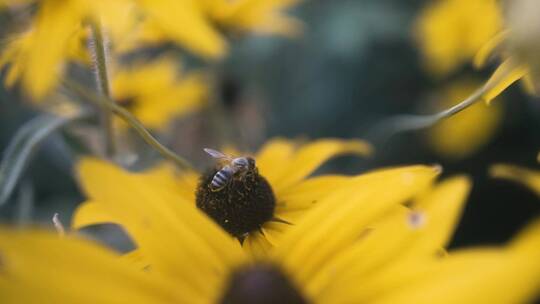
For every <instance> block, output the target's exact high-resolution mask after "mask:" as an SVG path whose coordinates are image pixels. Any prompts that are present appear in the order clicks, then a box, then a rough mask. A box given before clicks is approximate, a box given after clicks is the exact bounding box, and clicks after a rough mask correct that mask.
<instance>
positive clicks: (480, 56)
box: [473, 30, 510, 68]
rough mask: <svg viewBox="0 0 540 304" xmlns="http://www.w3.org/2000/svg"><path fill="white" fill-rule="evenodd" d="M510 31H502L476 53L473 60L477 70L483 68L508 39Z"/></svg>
mask: <svg viewBox="0 0 540 304" xmlns="http://www.w3.org/2000/svg"><path fill="white" fill-rule="evenodd" d="M509 33H510V32H509V31H508V30H505V31H502V32H500V33H498V34H497V35H495V36H494V37H493V38H491V39H490V40H489V41H488V42H486V43H485V44H484V45H483V46H482V48H480V50H479V51H478V53H476V55H475V56H474V59H473V64H474V66H475V67H476V68H481V67H483V66H484V65H485V64H486V62H487V61H488V59H489V57H490V56H491V55H492V54H493V53H494V51H495V49H496V48H497V47H499V46H500V45H501V44H502V43H503V42H504V41H505V40H506V38H508V34H509Z"/></svg>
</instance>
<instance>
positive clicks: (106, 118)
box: [90, 22, 115, 157]
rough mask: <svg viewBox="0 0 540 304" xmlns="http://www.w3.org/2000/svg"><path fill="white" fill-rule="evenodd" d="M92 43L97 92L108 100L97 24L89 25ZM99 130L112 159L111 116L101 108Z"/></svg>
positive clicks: (103, 45)
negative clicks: (100, 129) (101, 131)
mask: <svg viewBox="0 0 540 304" xmlns="http://www.w3.org/2000/svg"><path fill="white" fill-rule="evenodd" d="M91 29H92V38H93V40H92V43H91V44H90V52H91V54H92V61H93V65H94V69H95V73H96V82H97V86H98V91H99V92H100V93H101V94H102V95H103V96H105V97H107V98H110V97H111V95H110V93H111V91H110V88H109V71H108V69H107V46H106V43H105V37H104V36H103V30H102V28H101V25H100V24H99V23H98V22H92V23H91ZM100 123H101V128H102V130H103V133H104V134H103V136H104V139H105V154H106V155H107V156H108V157H112V156H113V155H114V153H115V149H114V132H113V122H112V115H111V112H110V110H109V109H107V108H106V107H101V122H100Z"/></svg>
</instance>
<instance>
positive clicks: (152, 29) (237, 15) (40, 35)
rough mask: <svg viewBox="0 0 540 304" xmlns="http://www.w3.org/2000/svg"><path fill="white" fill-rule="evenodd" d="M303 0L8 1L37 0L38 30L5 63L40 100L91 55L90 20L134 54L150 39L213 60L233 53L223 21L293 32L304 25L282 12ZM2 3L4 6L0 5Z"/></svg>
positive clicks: (12, 47)
mask: <svg viewBox="0 0 540 304" xmlns="http://www.w3.org/2000/svg"><path fill="white" fill-rule="evenodd" d="M296 2H298V1H290V0H287V1H274V0H272V1H268V0H258V1H252V0H245V1H234V2H231V1H228V0H206V1H201V2H198V1H192V0H180V1H178V0H151V1H150V0H116V1H105V0H96V1H86V0H64V1H59V0H41V1H8V2H5V3H4V2H3V4H4V5H9V6H12V7H18V6H20V4H21V3H23V4H30V3H36V4H37V12H36V14H35V17H34V18H33V20H32V24H31V28H30V30H28V31H27V32H25V33H23V34H22V36H21V37H20V38H19V37H16V38H12V41H13V42H12V43H11V44H9V45H8V46H7V48H6V50H5V51H4V52H3V54H2V55H1V56H0V66H2V65H7V64H11V67H10V71H9V73H8V79H7V80H8V84H13V83H14V82H15V81H16V80H18V79H20V80H21V82H22V84H23V87H24V88H25V89H27V90H28V92H29V93H30V96H31V97H33V98H34V99H40V98H42V97H44V96H45V95H46V94H47V93H48V92H49V91H50V90H51V89H53V88H54V87H55V86H56V85H57V84H58V79H59V77H60V76H61V75H62V70H63V68H64V65H65V64H66V62H68V61H69V60H70V59H72V57H73V46H74V45H75V46H76V48H77V51H76V53H77V55H76V57H81V55H80V53H83V54H84V55H83V57H87V55H86V54H87V53H86V52H85V51H82V49H81V40H83V39H87V37H88V34H87V33H86V30H87V25H88V24H89V23H90V22H96V23H100V24H102V26H103V28H104V30H105V32H106V33H107V34H110V38H111V40H112V41H111V44H112V46H113V47H116V49H117V51H119V52H126V51H130V50H133V49H135V48H138V47H141V46H144V45H146V44H149V43H150V44H151V43H157V42H163V41H173V42H175V43H177V44H178V45H180V46H182V47H185V48H186V49H188V50H190V51H191V52H193V53H195V54H198V55H200V56H202V57H205V58H212V59H217V58H220V57H222V56H223V55H224V54H225V53H226V49H227V42H226V41H225V38H224V37H223V35H222V34H221V33H220V31H219V29H218V28H217V26H215V25H214V24H213V23H214V22H217V23H219V24H220V25H221V26H223V27H226V28H230V29H232V30H240V31H254V32H267V33H279V34H293V33H295V32H298V29H299V23H298V22H296V21H294V19H291V18H287V17H285V16H283V15H281V14H279V11H280V10H282V9H284V8H287V7H290V6H292V5H294V4H295V3H296ZM0 8H1V7H0Z"/></svg>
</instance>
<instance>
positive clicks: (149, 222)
mask: <svg viewBox="0 0 540 304" xmlns="http://www.w3.org/2000/svg"><path fill="white" fill-rule="evenodd" d="M79 175H80V178H81V182H82V184H83V188H84V189H86V191H87V193H88V194H89V195H90V197H91V198H96V200H95V202H98V203H99V204H100V205H101V210H103V212H106V213H108V214H110V216H111V217H113V218H115V219H116V222H118V223H119V224H120V225H121V226H122V227H123V228H124V229H126V231H127V232H128V234H129V235H130V236H131V237H132V238H133V240H134V241H135V243H136V244H137V245H138V246H139V250H140V251H141V253H142V254H143V255H144V256H145V257H147V258H148V260H149V261H150V262H151V267H152V268H153V269H156V270H157V271H160V272H163V273H166V274H168V275H170V276H171V277H181V278H184V279H186V280H187V279H188V278H189V284H191V286H192V288H194V290H197V291H199V292H201V293H213V292H214V291H211V290H209V288H210V286H212V284H211V283H212V282H213V283H214V284H219V279H220V278H219V277H213V279H208V278H205V276H204V273H205V271H206V272H211V273H215V272H219V271H221V272H224V271H226V270H227V268H226V265H233V264H236V263H238V261H240V260H242V259H243V253H242V251H241V248H240V246H239V245H238V244H235V242H234V241H233V240H232V239H231V238H230V236H229V235H227V234H226V233H225V232H224V231H223V230H222V229H221V228H219V227H218V226H217V225H216V224H215V223H213V222H212V221H211V220H210V219H208V218H207V217H206V216H204V215H203V214H202V213H201V212H200V211H199V210H198V209H196V208H194V207H193V205H192V204H190V203H188V202H185V201H183V198H182V197H181V196H179V195H175V193H173V192H171V191H168V190H167V189H166V188H163V187H159V186H158V185H156V183H154V182H152V179H149V178H148V177H147V176H145V175H144V174H133V173H128V172H125V171H123V170H121V169H119V168H116V167H114V166H113V165H110V164H107V163H105V162H102V161H99V160H95V159H84V160H82V161H81V162H80V164H79ZM178 240H181V242H179V241H178ZM188 261H189V262H188Z"/></svg>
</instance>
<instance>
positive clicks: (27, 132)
mask: <svg viewBox="0 0 540 304" xmlns="http://www.w3.org/2000/svg"><path fill="white" fill-rule="evenodd" d="M84 116H85V113H84V112H82V111H75V112H72V113H69V114H64V115H62V116H58V115H53V114H50V113H44V114H41V115H39V116H37V117H35V118H33V119H32V120H30V121H28V122H27V123H25V124H24V125H23V126H22V127H21V128H20V129H19V130H18V131H17V133H16V134H15V136H14V137H13V139H12V140H11V142H10V143H9V145H8V147H7V149H6V150H5V152H4V155H3V158H2V162H1V163H0V206H2V205H4V204H5V203H6V202H7V200H8V199H9V197H10V195H11V193H12V192H13V189H14V188H15V186H16V185H17V182H18V180H19V178H20V177H21V175H22V173H23V172H24V169H25V168H26V166H27V164H28V162H29V161H30V159H31V158H32V156H33V154H34V152H35V151H36V149H37V148H38V147H39V145H40V144H41V143H42V142H43V141H44V140H45V139H46V138H47V137H48V136H49V135H51V134H52V133H54V132H55V131H56V130H58V129H59V128H61V127H62V126H64V125H66V124H68V123H70V122H72V121H73V120H76V119H79V118H82V117H84Z"/></svg>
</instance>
